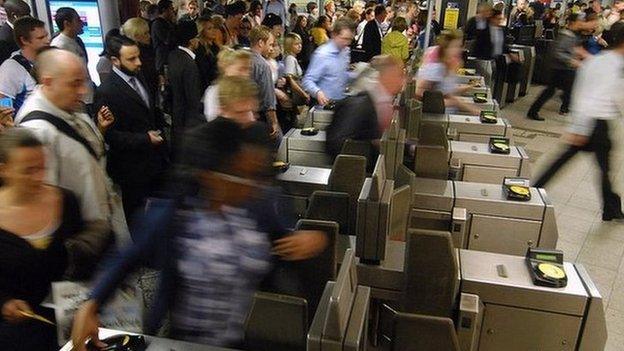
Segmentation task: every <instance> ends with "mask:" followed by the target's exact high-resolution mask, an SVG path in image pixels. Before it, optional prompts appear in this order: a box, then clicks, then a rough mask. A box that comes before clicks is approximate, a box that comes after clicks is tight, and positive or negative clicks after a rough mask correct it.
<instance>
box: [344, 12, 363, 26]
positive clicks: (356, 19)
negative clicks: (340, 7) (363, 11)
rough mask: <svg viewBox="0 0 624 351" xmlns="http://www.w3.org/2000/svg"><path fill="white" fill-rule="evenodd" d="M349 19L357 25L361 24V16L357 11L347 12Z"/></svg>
mask: <svg viewBox="0 0 624 351" xmlns="http://www.w3.org/2000/svg"><path fill="white" fill-rule="evenodd" d="M346 16H347V17H349V19H350V20H352V21H353V22H355V23H359V22H360V14H359V13H358V12H357V11H356V10H355V9H351V10H349V11H347V15H346Z"/></svg>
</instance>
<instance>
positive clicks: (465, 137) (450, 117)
mask: <svg viewBox="0 0 624 351" xmlns="http://www.w3.org/2000/svg"><path fill="white" fill-rule="evenodd" d="M421 122H422V123H433V124H440V125H442V126H443V128H445V129H446V135H447V137H448V139H449V140H456V141H469V142H475V143H487V142H489V141H490V138H493V137H496V138H507V139H509V140H510V142H512V143H513V128H512V126H511V123H510V122H509V120H507V119H506V118H498V120H497V121H496V123H483V122H481V119H480V118H479V116H468V115H456V114H432V113H425V114H423V115H422V119H421Z"/></svg>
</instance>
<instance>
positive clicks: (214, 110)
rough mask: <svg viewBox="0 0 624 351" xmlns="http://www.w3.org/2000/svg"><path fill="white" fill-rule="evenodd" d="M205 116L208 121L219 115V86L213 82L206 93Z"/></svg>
mask: <svg viewBox="0 0 624 351" xmlns="http://www.w3.org/2000/svg"><path fill="white" fill-rule="evenodd" d="M204 116H206V120H207V121H208V122H210V121H212V120H213V119H215V118H217V117H218V116H219V86H218V85H217V84H213V85H211V86H209V87H208V88H207V89H206V92H205V93H204Z"/></svg>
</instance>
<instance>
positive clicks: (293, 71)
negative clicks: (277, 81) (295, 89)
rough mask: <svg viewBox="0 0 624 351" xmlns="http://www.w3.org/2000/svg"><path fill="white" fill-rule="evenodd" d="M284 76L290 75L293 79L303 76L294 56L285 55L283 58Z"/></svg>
mask: <svg viewBox="0 0 624 351" xmlns="http://www.w3.org/2000/svg"><path fill="white" fill-rule="evenodd" d="M284 74H290V75H292V76H293V77H295V78H301V76H303V69H301V65H299V61H297V58H296V57H295V56H293V55H287V56H286V57H285V58H284Z"/></svg>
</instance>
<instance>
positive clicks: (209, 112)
mask: <svg viewBox="0 0 624 351" xmlns="http://www.w3.org/2000/svg"><path fill="white" fill-rule="evenodd" d="M217 67H218V68H219V78H220V79H219V80H221V79H227V77H243V78H249V76H250V71H251V52H249V51H247V50H233V49H230V48H223V50H222V51H221V52H220V53H219V56H217ZM203 100H204V116H205V117H206V120H208V121H212V120H213V119H215V118H217V116H219V111H220V105H219V84H218V81H217V83H216V84H213V85H211V86H209V87H208V89H206V92H205V93H204V99H203Z"/></svg>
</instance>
